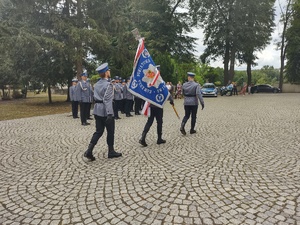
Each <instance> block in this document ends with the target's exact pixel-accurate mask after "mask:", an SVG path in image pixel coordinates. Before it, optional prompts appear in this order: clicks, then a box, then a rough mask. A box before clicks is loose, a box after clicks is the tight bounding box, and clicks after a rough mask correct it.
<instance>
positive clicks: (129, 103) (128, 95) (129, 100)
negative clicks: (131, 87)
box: [123, 78, 133, 117]
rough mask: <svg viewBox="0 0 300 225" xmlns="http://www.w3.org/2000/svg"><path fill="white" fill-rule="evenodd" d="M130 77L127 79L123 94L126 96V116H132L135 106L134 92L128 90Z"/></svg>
mask: <svg viewBox="0 0 300 225" xmlns="http://www.w3.org/2000/svg"><path fill="white" fill-rule="evenodd" d="M129 81H130V79H129V78H128V79H127V83H126V84H125V85H124V89H123V94H124V96H125V99H126V101H125V114H126V117H131V116H132V115H131V114H130V112H131V110H132V107H133V94H131V92H130V91H128V86H127V85H128V84H129Z"/></svg>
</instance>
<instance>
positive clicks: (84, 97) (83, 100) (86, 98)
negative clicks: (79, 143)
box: [76, 73, 90, 126]
mask: <svg viewBox="0 0 300 225" xmlns="http://www.w3.org/2000/svg"><path fill="white" fill-rule="evenodd" d="M76 92H77V96H78V99H79V102H80V119H81V125H83V126H87V125H90V123H88V122H87V118H88V117H89V115H90V114H89V113H90V112H89V104H90V84H89V83H88V82H87V73H82V74H81V81H79V82H78V84H77V86H76Z"/></svg>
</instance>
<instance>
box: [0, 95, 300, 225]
mask: <svg viewBox="0 0 300 225" xmlns="http://www.w3.org/2000/svg"><path fill="white" fill-rule="evenodd" d="M204 100H205V104H206V107H205V109H204V110H203V111H201V110H199V111H198V114H197V124H196V130H197V133H196V134H192V135H191V134H189V133H187V135H186V136H183V135H182V134H181V133H180V131H179V127H180V122H181V121H179V120H178V119H177V118H176V116H175V114H174V112H173V109H172V107H171V106H170V105H165V107H164V124H163V137H164V138H165V139H166V140H167V142H166V143H165V144H163V145H157V144H156V138H157V135H156V128H155V126H156V124H155V123H154V124H153V127H152V128H151V129H150V131H149V133H148V135H147V143H148V146H147V147H146V148H143V147H141V146H140V144H139V143H138V140H139V138H140V135H141V132H142V129H143V127H144V125H145V123H146V118H145V117H142V116H134V117H131V118H126V117H124V115H122V114H121V117H122V119H121V120H118V121H116V134H115V147H116V149H120V151H122V152H123V157H121V158H118V159H108V158H107V146H106V140H105V137H101V139H100V140H99V142H98V143H97V145H96V147H95V149H94V154H95V157H96V160H95V161H94V162H88V161H87V160H86V159H85V158H84V157H83V152H84V151H85V149H86V148H87V146H88V142H89V140H90V138H91V136H92V134H93V133H94V131H95V130H94V129H95V126H94V125H95V121H91V123H92V126H87V127H84V128H83V127H81V125H80V122H78V120H73V119H71V118H70V117H68V115H69V114H58V115H49V116H42V117H34V118H26V119H17V120H10V121H0V133H5V132H6V133H9V134H10V135H6V136H4V137H1V138H0V177H1V179H0V224H10V225H11V224H22V225H23V224H42V225H43V224H47V225H49V224H57V225H63V224H65V225H75V224H78V225H79V224H89V225H94V224H107V225H108V224H109V225H110V224H118V225H123V224H130V225H134V224H137V225H140V224H149V225H150V224H151V225H152V224H164V225H168V224H172V225H175V224H180V225H182V224H217V225H218V224H220V225H221V224H222V225H223V224H224V225H225V224H228V225H231V224H239V225H240V224H249V225H252V224H253V225H254V224H255V225H260V224H264V225H267V224H288V225H290V224H293V225H294V224H299V223H300V222H299V221H300V206H299V205H300V198H299V193H300V187H299V175H298V173H299V162H298V161H299V160H297V159H298V158H299V157H298V156H299V148H300V142H299V139H298V138H297V137H298V134H299V133H300V122H299V121H300V115H299V105H300V98H299V94H282V93H281V94H260V93H259V94H253V95H246V96H231V97H224V96H223V97H221V96H219V97H218V98H205V99H204ZM182 103H183V100H182V99H181V100H178V99H176V100H175V105H176V106H177V107H176V108H177V110H178V113H179V114H180V115H181V116H183V115H184V109H183V106H182ZM254 106H255V107H254ZM278 106H281V107H278ZM33 126H34V127H35V129H32V127H33ZM189 126H190V122H188V123H187V124H186V129H189V128H190V127H189ZM279 128H280V129H279ZM104 136H105V133H104Z"/></svg>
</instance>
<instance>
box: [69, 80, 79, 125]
mask: <svg viewBox="0 0 300 225" xmlns="http://www.w3.org/2000/svg"><path fill="white" fill-rule="evenodd" d="M77 82H78V80H77V79H72V86H71V87H70V88H69V95H70V101H71V104H72V116H73V118H74V119H76V118H79V117H78V98H77V95H76V85H77Z"/></svg>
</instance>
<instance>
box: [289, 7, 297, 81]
mask: <svg viewBox="0 0 300 225" xmlns="http://www.w3.org/2000/svg"><path fill="white" fill-rule="evenodd" d="M293 10H294V14H293V18H292V21H291V27H290V28H289V29H288V30H287V54H286V56H287V64H286V79H287V80H288V81H289V82H291V83H300V38H299V34H300V2H299V1H295V4H294V5H293Z"/></svg>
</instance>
